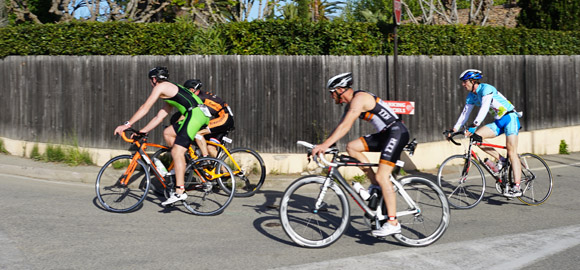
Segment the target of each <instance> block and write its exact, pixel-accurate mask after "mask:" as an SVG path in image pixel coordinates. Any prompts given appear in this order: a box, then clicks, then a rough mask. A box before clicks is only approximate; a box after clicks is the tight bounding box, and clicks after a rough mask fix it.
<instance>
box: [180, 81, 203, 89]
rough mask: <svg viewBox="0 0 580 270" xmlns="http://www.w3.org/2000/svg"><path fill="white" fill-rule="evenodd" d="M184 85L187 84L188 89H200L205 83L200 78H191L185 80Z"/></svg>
mask: <svg viewBox="0 0 580 270" xmlns="http://www.w3.org/2000/svg"><path fill="white" fill-rule="evenodd" d="M183 86H185V88H187V89H189V88H193V89H194V90H199V89H200V88H201V87H202V86H203V83H201V81H200V80H198V79H191V80H187V81H185V83H184V84H183Z"/></svg>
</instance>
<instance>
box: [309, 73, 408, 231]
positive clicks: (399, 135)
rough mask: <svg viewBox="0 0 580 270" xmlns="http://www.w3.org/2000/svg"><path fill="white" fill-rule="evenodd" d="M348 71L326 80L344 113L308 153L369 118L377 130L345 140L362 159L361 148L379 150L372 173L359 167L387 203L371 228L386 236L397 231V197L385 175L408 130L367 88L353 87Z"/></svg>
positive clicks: (318, 150) (325, 146) (352, 153)
mask: <svg viewBox="0 0 580 270" xmlns="http://www.w3.org/2000/svg"><path fill="white" fill-rule="evenodd" d="M351 85H352V73H350V72H348V73H342V74H339V75H336V76H334V77H332V78H331V79H330V80H328V83H327V85H326V87H327V88H328V90H329V92H330V95H331V97H332V99H334V102H335V103H336V104H342V103H346V104H347V106H346V108H345V112H344V115H343V116H342V119H341V120H340V123H339V124H338V126H337V127H336V128H335V129H334V131H333V132H332V134H331V135H330V136H329V137H328V138H327V139H326V140H325V141H324V142H323V143H321V144H319V145H317V146H315V147H314V148H313V149H312V155H317V154H319V153H324V151H325V150H326V149H328V148H329V147H330V146H332V145H333V144H334V143H336V142H337V141H338V140H340V138H342V137H344V135H346V134H347V133H348V132H349V131H350V129H351V127H352V125H353V124H354V122H355V121H356V120H357V119H359V118H360V119H363V120H366V121H369V122H370V123H371V124H372V125H373V126H374V127H375V129H376V130H377V132H376V133H373V134H369V135H366V136H363V137H360V138H358V139H356V140H353V141H351V142H349V143H348V144H347V147H346V150H347V152H348V154H349V155H350V156H352V157H354V158H356V159H358V160H359V161H361V162H363V163H369V160H368V158H367V157H366V156H365V155H364V154H363V152H381V157H380V160H379V168H378V170H377V172H376V173H375V172H374V171H373V170H372V168H363V171H364V172H365V174H366V175H367V176H368V178H369V179H370V181H371V183H372V184H373V185H375V186H376V185H378V187H380V188H378V187H376V188H378V189H381V190H382V194H383V198H384V199H385V203H386V204H387V215H388V217H389V219H388V221H387V222H385V223H384V224H383V226H382V227H381V228H380V229H378V230H373V231H372V234H373V235H374V236H387V235H391V234H396V233H400V232H401V224H399V222H398V221H397V199H396V194H395V190H394V188H393V184H392V183H391V181H390V179H389V177H390V175H391V172H392V171H393V168H394V167H395V164H396V162H397V160H399V158H400V156H401V152H402V151H403V148H404V147H405V145H407V142H409V131H408V130H407V127H405V125H404V124H403V123H402V122H401V120H400V119H399V117H398V116H397V114H395V112H394V111H393V110H392V109H391V108H390V107H389V105H387V104H386V103H385V102H384V101H382V100H381V99H380V98H378V97H377V96H375V95H374V94H372V93H369V92H367V91H361V90H358V91H354V90H353V89H352V87H351Z"/></svg>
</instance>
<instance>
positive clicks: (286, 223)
mask: <svg viewBox="0 0 580 270" xmlns="http://www.w3.org/2000/svg"><path fill="white" fill-rule="evenodd" d="M325 180H326V178H325V177H323V176H315V175H310V176H304V177H301V178H299V179H297V180H296V181H294V182H293V183H292V184H290V185H289V186H288V188H286V191H285V192H284V195H283V196H282V200H281V202H280V222H281V224H282V227H283V228H284V231H285V232H286V234H287V235H288V237H290V239H292V241H294V243H296V244H298V245H300V246H303V247H309V248H323V247H326V246H329V245H331V244H332V243H334V242H336V241H337V240H338V239H340V237H341V236H342V234H343V233H344V231H345V230H346V228H347V227H348V225H349V223H350V207H349V203H348V199H347V197H346V195H345V193H344V191H343V190H342V189H341V188H340V186H339V185H338V184H336V182H334V181H333V180H331V181H330V186H329V188H328V189H327V190H326V193H325V194H324V198H323V205H322V207H321V208H320V209H319V210H318V211H315V204H316V202H317V200H318V196H319V194H320V192H321V189H322V187H323V185H324V182H325Z"/></svg>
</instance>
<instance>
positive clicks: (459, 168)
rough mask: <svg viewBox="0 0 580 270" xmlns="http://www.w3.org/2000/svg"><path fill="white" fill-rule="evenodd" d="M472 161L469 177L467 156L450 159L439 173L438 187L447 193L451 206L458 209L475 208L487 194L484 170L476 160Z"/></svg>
mask: <svg viewBox="0 0 580 270" xmlns="http://www.w3.org/2000/svg"><path fill="white" fill-rule="evenodd" d="M470 160H471V166H470V168H468V170H467V175H465V174H464V171H466V168H465V167H466V162H467V159H466V158H465V155H453V156H450V157H448V158H447V159H445V161H443V163H442V164H441V166H440V167H439V171H438V172H437V185H439V187H441V190H443V192H444V193H445V195H446V197H447V201H448V202H449V205H451V206H453V207H454V208H457V209H471V208H473V207H475V206H476V205H477V204H479V202H481V200H482V199H483V195H484V193H485V175H484V173H483V170H482V169H481V166H479V164H477V162H476V161H475V160H473V159H470ZM473 168H475V169H476V170H474V169H473ZM474 171H475V172H474ZM472 172H474V173H472ZM478 173H479V174H478Z"/></svg>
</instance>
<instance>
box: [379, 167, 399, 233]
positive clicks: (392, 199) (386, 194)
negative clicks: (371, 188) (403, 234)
mask: <svg viewBox="0 0 580 270" xmlns="http://www.w3.org/2000/svg"><path fill="white" fill-rule="evenodd" d="M393 166H394V165H391V164H384V163H381V164H379V169H378V170H377V174H376V177H377V182H378V183H379V186H381V189H382V191H383V198H385V203H386V204H387V215H388V216H389V217H396V216H397V197H396V195H395V190H394V189H393V183H391V179H390V177H391V172H393V168H394V167H393ZM388 222H389V223H391V225H397V223H398V222H397V220H396V219H395V220H389V221H388Z"/></svg>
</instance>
